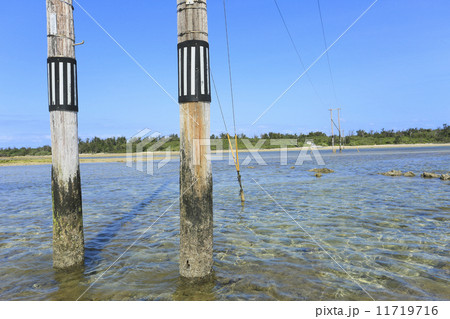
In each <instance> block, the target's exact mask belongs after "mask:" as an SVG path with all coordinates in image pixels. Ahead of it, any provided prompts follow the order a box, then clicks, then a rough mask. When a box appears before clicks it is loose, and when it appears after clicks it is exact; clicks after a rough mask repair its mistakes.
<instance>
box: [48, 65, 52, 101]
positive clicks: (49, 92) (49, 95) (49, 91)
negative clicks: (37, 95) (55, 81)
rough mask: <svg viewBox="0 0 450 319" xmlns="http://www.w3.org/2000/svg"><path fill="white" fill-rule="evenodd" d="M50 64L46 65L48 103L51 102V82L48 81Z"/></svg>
mask: <svg viewBox="0 0 450 319" xmlns="http://www.w3.org/2000/svg"><path fill="white" fill-rule="evenodd" d="M50 75H51V74H50V64H49V63H47V82H48V83H47V86H48V103H50V104H51V102H52V94H51V91H52V90H51V81H50Z"/></svg>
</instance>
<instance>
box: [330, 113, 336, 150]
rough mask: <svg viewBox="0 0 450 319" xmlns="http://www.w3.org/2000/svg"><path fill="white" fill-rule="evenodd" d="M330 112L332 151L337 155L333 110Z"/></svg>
mask: <svg viewBox="0 0 450 319" xmlns="http://www.w3.org/2000/svg"><path fill="white" fill-rule="evenodd" d="M329 110H330V120H331V149H332V151H333V153H335V152H336V150H335V149H334V131H333V109H329Z"/></svg>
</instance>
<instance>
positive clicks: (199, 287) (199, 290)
mask: <svg viewBox="0 0 450 319" xmlns="http://www.w3.org/2000/svg"><path fill="white" fill-rule="evenodd" d="M216 281H217V278H216V275H215V273H214V272H213V273H212V274H211V275H209V276H208V277H206V278H202V279H188V278H184V277H181V276H180V277H178V282H177V290H176V291H175V293H174V294H173V296H172V298H173V300H175V301H196V300H197V301H200V300H201V301H214V300H217V296H216V294H215V292H214V288H215V287H216Z"/></svg>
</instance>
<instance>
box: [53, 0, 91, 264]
mask: <svg viewBox="0 0 450 319" xmlns="http://www.w3.org/2000/svg"><path fill="white" fill-rule="evenodd" d="M46 1H47V37H48V38H47V41H48V59H47V71H48V95H49V111H50V128H51V138H52V164H53V165H52V200H53V267H55V268H59V269H65V268H71V267H74V266H79V265H82V264H83V263H84V236H83V216H82V207H81V182H80V167H79V159H78V96H77V64H76V60H75V48H74V45H75V33H74V22H73V9H74V8H73V6H72V0H64V1H61V0H46Z"/></svg>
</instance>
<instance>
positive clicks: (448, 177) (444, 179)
mask: <svg viewBox="0 0 450 319" xmlns="http://www.w3.org/2000/svg"><path fill="white" fill-rule="evenodd" d="M441 179H442V180H443V181H448V180H450V174H442V175H441Z"/></svg>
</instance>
